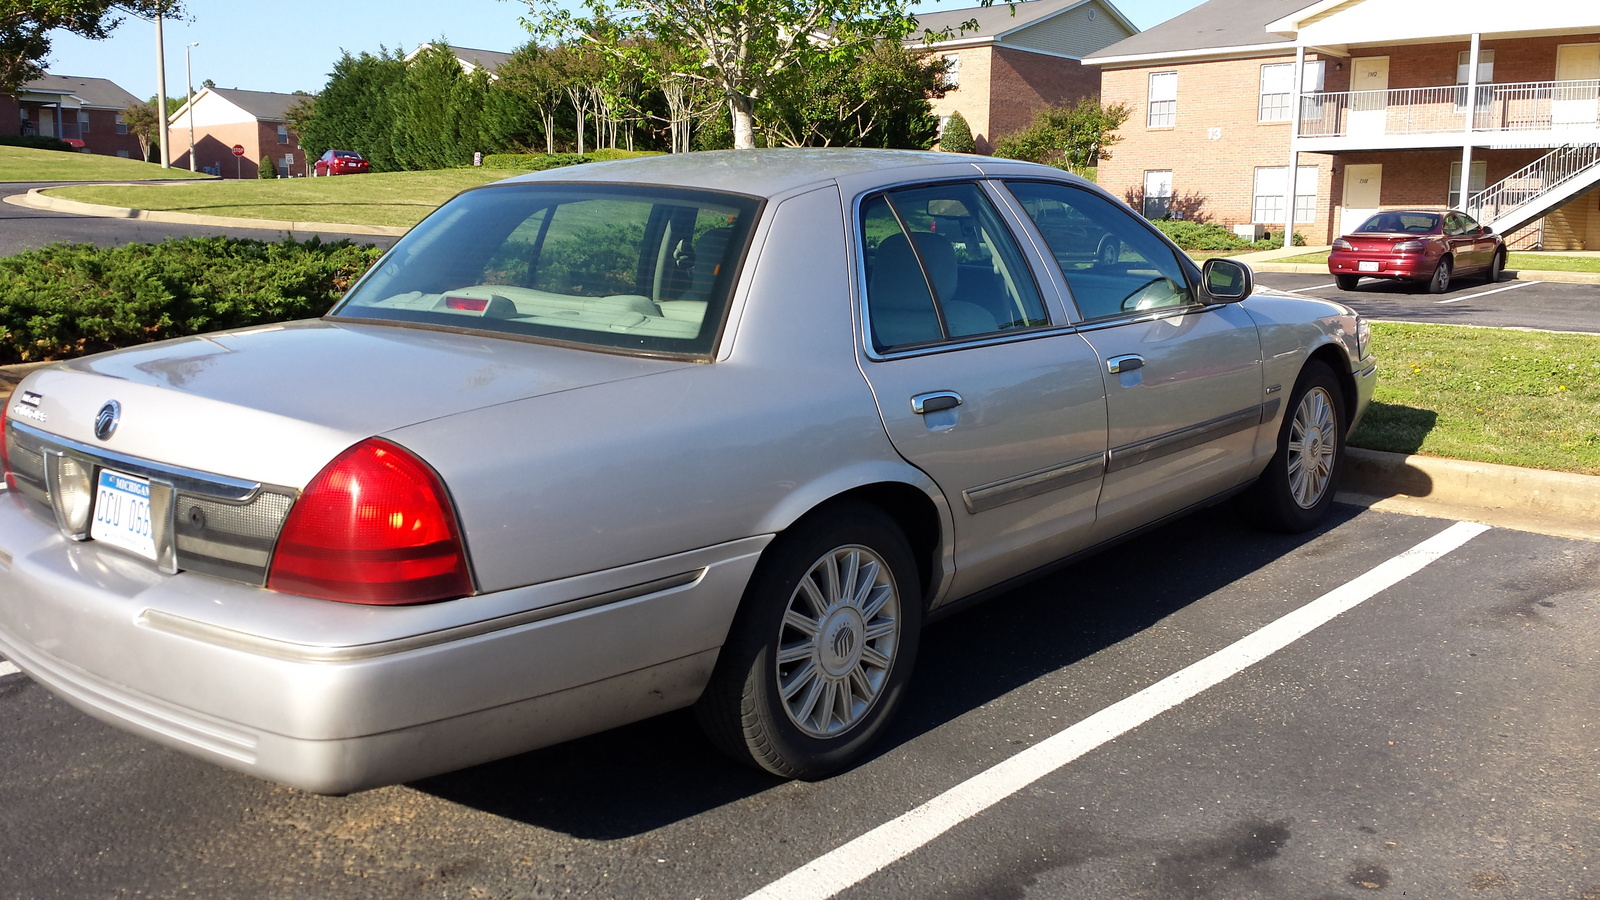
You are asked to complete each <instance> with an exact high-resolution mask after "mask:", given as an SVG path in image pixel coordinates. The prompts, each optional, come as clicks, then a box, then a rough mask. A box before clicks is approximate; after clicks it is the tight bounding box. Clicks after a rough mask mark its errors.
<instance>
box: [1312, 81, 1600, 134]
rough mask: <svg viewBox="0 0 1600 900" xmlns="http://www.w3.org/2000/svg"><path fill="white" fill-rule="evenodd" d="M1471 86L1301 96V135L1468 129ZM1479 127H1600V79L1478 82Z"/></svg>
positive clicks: (1496, 129) (1476, 117)
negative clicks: (1468, 93)
mask: <svg viewBox="0 0 1600 900" xmlns="http://www.w3.org/2000/svg"><path fill="white" fill-rule="evenodd" d="M1467 100H1468V97H1467V87H1466V85H1455V86H1453V87H1427V88H1402V89H1399V90H1391V91H1330V92H1319V93H1315V94H1306V95H1305V96H1303V97H1302V98H1301V100H1300V102H1301V106H1300V136H1301V137H1306V138H1318V137H1363V136H1368V137H1375V136H1379V135H1401V134H1445V133H1451V132H1462V131H1465V130H1467ZM1476 100H1477V102H1476V103H1474V104H1473V107H1474V109H1475V112H1474V114H1473V120H1472V130H1473V131H1491V132H1518V131H1560V130H1563V129H1571V128H1594V127H1597V126H1600V79H1587V80H1581V81H1529V82H1523V83H1520V84H1482V85H1478V89H1477V94H1476Z"/></svg>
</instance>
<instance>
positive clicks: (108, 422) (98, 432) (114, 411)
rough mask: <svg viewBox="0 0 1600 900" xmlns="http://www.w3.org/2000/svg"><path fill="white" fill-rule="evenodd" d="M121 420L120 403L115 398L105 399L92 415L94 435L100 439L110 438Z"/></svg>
mask: <svg viewBox="0 0 1600 900" xmlns="http://www.w3.org/2000/svg"><path fill="white" fill-rule="evenodd" d="M121 420H122V404H120V403H118V402H117V401H115V400H107V401H106V402H105V405H104V406H101V407H100V411H99V412H97V413H95V416H94V436H95V437H97V438H99V439H100V440H102V441H105V440H110V439H111V435H112V434H113V433H114V432H115V431H116V430H117V423H118V422H119V421H121Z"/></svg>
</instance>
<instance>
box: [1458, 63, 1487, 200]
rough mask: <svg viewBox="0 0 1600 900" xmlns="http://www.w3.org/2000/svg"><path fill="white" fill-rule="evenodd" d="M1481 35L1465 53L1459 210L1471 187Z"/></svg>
mask: <svg viewBox="0 0 1600 900" xmlns="http://www.w3.org/2000/svg"><path fill="white" fill-rule="evenodd" d="M1481 37H1482V35H1481V34H1478V33H1476V32H1474V33H1473V35H1472V49H1471V50H1469V51H1467V124H1466V127H1465V128H1464V129H1462V138H1461V186H1460V187H1459V188H1458V190H1459V191H1460V193H1461V209H1462V210H1465V209H1466V208H1467V198H1468V197H1469V196H1470V195H1469V194H1468V189H1469V188H1470V187H1471V186H1472V126H1473V124H1474V123H1475V122H1476V121H1477V119H1478V43H1479V38H1481Z"/></svg>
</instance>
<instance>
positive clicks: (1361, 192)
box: [1339, 163, 1383, 234]
mask: <svg viewBox="0 0 1600 900" xmlns="http://www.w3.org/2000/svg"><path fill="white" fill-rule="evenodd" d="M1382 192H1383V164H1382V163H1374V164H1372V165H1362V166H1345V167H1344V203H1343V205H1342V208H1341V209H1340V212H1339V233H1340V234H1349V233H1350V232H1352V231H1354V230H1355V229H1356V228H1357V226H1359V225H1360V224H1361V223H1362V222H1365V221H1366V220H1367V217H1369V216H1371V215H1372V214H1373V213H1376V212H1377V211H1378V196H1379V195H1380V194H1381V193H1382Z"/></svg>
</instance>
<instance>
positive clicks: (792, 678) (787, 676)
mask: <svg viewBox="0 0 1600 900" xmlns="http://www.w3.org/2000/svg"><path fill="white" fill-rule="evenodd" d="M899 646H900V592H899V590H898V589H897V588H896V586H895V583H894V576H893V574H891V573H890V571H889V567H888V565H886V564H885V563H884V561H883V559H882V558H881V557H879V556H878V555H877V554H876V553H874V552H873V551H872V550H870V549H868V548H866V547H862V546H860V545H855V544H852V545H848V546H844V547H838V548H835V549H833V550H830V551H828V552H827V553H825V554H823V555H822V558H821V559H818V560H817V561H816V562H814V563H812V564H811V568H810V570H808V571H807V572H806V574H805V577H803V578H801V579H800V584H799V585H798V586H796V587H795V590H794V593H793V594H791V595H790V597H789V604H788V606H787V607H786V608H785V609H784V613H783V624H782V625H780V626H779V632H778V655H777V673H776V674H777V678H778V684H777V687H778V699H779V702H780V704H781V705H782V706H783V711H784V712H785V713H786V714H787V715H788V716H789V721H790V722H793V723H794V725H795V727H796V728H799V729H800V730H801V731H802V732H805V733H806V734H807V735H809V736H811V737H815V738H834V737H838V736H840V735H841V734H843V733H844V732H846V731H849V730H850V729H851V728H853V727H855V725H856V724H857V723H859V722H860V721H861V720H862V718H863V717H865V716H866V714H867V712H868V710H870V709H872V705H873V703H874V702H876V701H877V699H878V696H879V694H881V693H882V691H883V686H884V684H886V683H887V681H888V678H889V670H890V669H891V668H892V667H893V664H894V657H895V651H896V650H897V649H898V648H899Z"/></svg>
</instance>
